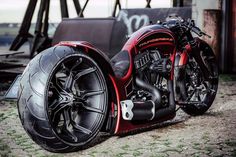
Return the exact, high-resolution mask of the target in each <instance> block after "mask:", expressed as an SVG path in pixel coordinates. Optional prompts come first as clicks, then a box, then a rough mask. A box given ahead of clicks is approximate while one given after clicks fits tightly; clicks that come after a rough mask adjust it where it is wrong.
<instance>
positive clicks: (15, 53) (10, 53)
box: [0, 50, 24, 57]
mask: <svg viewBox="0 0 236 157" xmlns="http://www.w3.org/2000/svg"><path fill="white" fill-rule="evenodd" d="M22 53H24V51H4V50H0V56H6V57H8V56H12V55H17V54H22Z"/></svg>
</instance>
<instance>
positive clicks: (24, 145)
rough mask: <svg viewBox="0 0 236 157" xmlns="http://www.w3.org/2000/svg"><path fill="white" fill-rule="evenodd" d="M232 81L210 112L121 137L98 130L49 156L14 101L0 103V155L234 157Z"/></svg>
mask: <svg viewBox="0 0 236 157" xmlns="http://www.w3.org/2000/svg"><path fill="white" fill-rule="evenodd" d="M235 102H236V80H235V78H234V79H232V78H231V77H228V76H227V77H225V76H224V77H222V78H221V81H220V84H219V90H218V94H217V98H216V99H215V101H214V103H213V105H212V107H211V108H210V110H209V111H208V112H207V113H206V114H204V115H202V116H198V117H190V116H188V115H187V114H185V113H183V112H182V111H181V110H179V111H178V112H177V117H176V118H175V119H174V120H172V121H168V122H165V123H163V124H159V125H156V126H153V127H151V128H149V129H145V130H142V131H140V132H138V133H135V134H134V133H133V134H126V135H124V136H108V135H103V134H101V135H100V136H99V138H98V139H97V141H96V142H95V143H94V144H91V146H90V147H88V148H87V149H84V150H81V151H78V152H74V153H68V154H54V153H50V152H47V151H45V150H43V149H41V148H40V147H39V146H38V145H36V144H35V143H34V142H33V141H32V140H31V139H30V138H29V137H28V136H27V134H26V133H25V131H24V130H23V128H22V126H21V124H20V120H19V118H18V113H17V109H16V102H14V101H1V102H0V157H5V156H22V157H27V156H38V157H41V156H66V157H77V156H79V157H81V156H88V157H94V156H99V157H102V156H108V157H110V156H112V157H123V156H124V157H132V156H135V157H136V156H144V157H166V156H173V157H178V156H194V157H198V156H199V157H204V156H214V157H220V156H233V157H236V131H235V129H236V103H235Z"/></svg>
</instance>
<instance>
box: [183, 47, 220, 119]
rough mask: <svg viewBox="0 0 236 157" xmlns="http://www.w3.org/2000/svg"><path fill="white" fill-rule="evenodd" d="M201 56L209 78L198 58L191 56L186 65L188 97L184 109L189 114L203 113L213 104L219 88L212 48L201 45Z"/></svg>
mask: <svg viewBox="0 0 236 157" xmlns="http://www.w3.org/2000/svg"><path fill="white" fill-rule="evenodd" d="M199 53H200V56H201V58H202V60H203V62H204V64H205V66H206V67H207V69H208V71H209V74H208V76H207V77H208V78H207V79H206V78H204V76H203V73H202V70H201V68H200V66H199V64H198V63H197V62H196V60H195V59H194V58H193V57H191V56H190V58H189V62H188V64H187V65H186V76H185V77H186V78H185V81H186V82H185V84H186V91H187V98H186V99H185V103H186V104H185V105H183V107H182V109H183V111H185V112H186V113H187V114H189V115H202V114H203V113H205V112H206V111H207V110H208V109H209V108H210V106H211V105H212V103H213V101H214V99H215V96H216V93H217V88H218V80H219V74H218V67H217V61H216V57H215V55H214V53H213V51H212V49H211V48H210V47H209V46H208V45H207V44H206V43H202V44H201V45H200V52H199Z"/></svg>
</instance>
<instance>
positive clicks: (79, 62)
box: [70, 58, 82, 72]
mask: <svg viewBox="0 0 236 157" xmlns="http://www.w3.org/2000/svg"><path fill="white" fill-rule="evenodd" d="M81 63H82V58H80V59H79V60H77V61H76V63H75V65H74V66H73V67H72V68H71V70H70V71H71V72H72V71H73V70H74V69H75V68H76V67H77V66H79V65H80V64H81Z"/></svg>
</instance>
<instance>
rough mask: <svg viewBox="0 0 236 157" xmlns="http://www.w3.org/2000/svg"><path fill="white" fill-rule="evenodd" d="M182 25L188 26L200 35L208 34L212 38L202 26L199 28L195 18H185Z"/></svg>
mask: <svg viewBox="0 0 236 157" xmlns="http://www.w3.org/2000/svg"><path fill="white" fill-rule="evenodd" d="M180 22H181V25H183V26H184V27H186V28H187V29H188V30H190V31H192V32H194V33H195V34H197V35H198V36H200V37H201V36H207V37H208V38H211V36H210V35H208V34H206V33H205V32H203V31H201V29H200V28H198V27H197V26H195V23H194V20H191V19H188V20H187V21H185V20H181V21H180Z"/></svg>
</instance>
